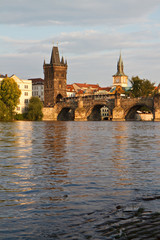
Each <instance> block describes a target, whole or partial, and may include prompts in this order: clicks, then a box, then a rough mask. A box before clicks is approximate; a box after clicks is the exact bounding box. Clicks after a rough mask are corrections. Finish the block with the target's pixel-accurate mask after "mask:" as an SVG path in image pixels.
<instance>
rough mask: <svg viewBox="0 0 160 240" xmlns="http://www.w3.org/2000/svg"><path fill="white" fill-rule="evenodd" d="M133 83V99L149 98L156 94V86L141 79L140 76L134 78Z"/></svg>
mask: <svg viewBox="0 0 160 240" xmlns="http://www.w3.org/2000/svg"><path fill="white" fill-rule="evenodd" d="M130 82H131V85H132V87H131V91H130V93H131V96H132V97H148V96H149V95H153V94H154V89H155V87H154V84H155V83H151V82H150V81H149V80H147V79H140V78H139V77H138V76H136V77H132V79H131V80H130Z"/></svg>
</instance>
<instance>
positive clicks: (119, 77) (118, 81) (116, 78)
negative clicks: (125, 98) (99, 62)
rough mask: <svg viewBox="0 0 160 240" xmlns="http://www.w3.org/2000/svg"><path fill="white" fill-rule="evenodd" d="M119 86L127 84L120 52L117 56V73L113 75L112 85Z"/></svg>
mask: <svg viewBox="0 0 160 240" xmlns="http://www.w3.org/2000/svg"><path fill="white" fill-rule="evenodd" d="M118 85H119V86H121V87H127V86H128V76H127V75H125V74H124V71H123V61H122V57H121V54H120V56H119V60H118V63H117V73H116V74H115V75H113V86H118Z"/></svg>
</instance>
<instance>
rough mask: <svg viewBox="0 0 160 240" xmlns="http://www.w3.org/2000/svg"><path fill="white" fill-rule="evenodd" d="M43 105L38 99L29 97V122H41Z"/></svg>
mask: <svg viewBox="0 0 160 240" xmlns="http://www.w3.org/2000/svg"><path fill="white" fill-rule="evenodd" d="M42 107H43V104H42V102H41V101H40V99H39V98H38V97H31V99H30V101H29V105H28V112H27V118H28V120H31V121H37V120H42V117H43V113H42Z"/></svg>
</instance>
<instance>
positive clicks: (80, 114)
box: [74, 98, 87, 121]
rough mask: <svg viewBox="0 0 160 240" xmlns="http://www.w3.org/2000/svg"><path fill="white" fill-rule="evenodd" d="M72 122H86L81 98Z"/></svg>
mask: <svg viewBox="0 0 160 240" xmlns="http://www.w3.org/2000/svg"><path fill="white" fill-rule="evenodd" d="M74 121H87V116H86V110H85V108H84V107H83V100H82V98H81V99H80V100H79V102H78V108H76V110H75V115H74Z"/></svg>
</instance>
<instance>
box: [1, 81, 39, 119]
mask: <svg viewBox="0 0 160 240" xmlns="http://www.w3.org/2000/svg"><path fill="white" fill-rule="evenodd" d="M20 96H21V90H20V89H19V87H18V84H17V83H16V82H15V81H14V79H12V78H4V79H3V80H2V82H1V84H0V121H12V120H31V121H36V120H42V117H43V113H42V107H43V104H42V103H41V101H40V99H39V98H38V97H31V99H30V101H29V104H28V109H27V111H26V112H25V113H23V114H15V108H16V106H17V105H18V103H19V98H20Z"/></svg>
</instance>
